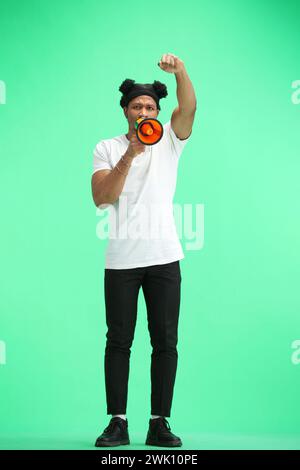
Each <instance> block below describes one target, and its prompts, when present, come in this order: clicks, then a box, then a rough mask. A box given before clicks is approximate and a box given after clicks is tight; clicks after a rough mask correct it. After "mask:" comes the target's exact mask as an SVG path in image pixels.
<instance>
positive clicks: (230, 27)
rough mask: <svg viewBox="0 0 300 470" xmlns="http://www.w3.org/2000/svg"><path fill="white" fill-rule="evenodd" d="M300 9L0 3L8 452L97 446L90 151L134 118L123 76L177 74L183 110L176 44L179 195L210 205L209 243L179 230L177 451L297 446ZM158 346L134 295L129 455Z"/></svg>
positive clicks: (2, 370) (0, 302)
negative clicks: (191, 242) (190, 93)
mask: <svg viewBox="0 0 300 470" xmlns="http://www.w3.org/2000/svg"><path fill="white" fill-rule="evenodd" d="M299 18H300V7H299V3H298V2H296V1H286V0H285V1H284V0H282V1H275V2H273V1H265V2H261V1H258V0H256V1H250V0H248V1H245V2H241V1H238V0H236V1H234V0H231V1H228V2H223V1H221V0H218V1H215V2H209V1H190V0H186V1H184V2H179V1H174V0H172V1H171V0H167V1H164V2H156V1H154V2H150V3H149V2H148V3H146V4H141V3H136V4H135V3H132V2H129V1H126V2H124V1H110V2H107V3H104V2H101V1H99V0H98V1H96V0H85V1H78V0H77V1H74V0H55V1H53V0H52V1H46V0H44V1H41V0H36V1H34V0H29V1H16V0H15V1H1V15H0V31H1V35H0V80H3V81H4V82H5V84H6V93H7V95H6V104H4V105H1V106H0V151H1V182H0V201H1V202H0V204H1V235H0V236H1V243H0V250H1V253H0V254H1V270H0V285H1V296H0V309H1V324H0V340H2V341H4V342H5V344H6V364H2V365H0V380H1V401H0V421H1V426H0V427H1V431H0V435H1V437H0V442H1V444H0V446H1V447H2V448H20V449H22V448H33V449H34V448H36V449H37V448H61V449H63V448H65V449H67V448H87V449H88V448H90V449H93V448H94V447H93V445H94V441H95V439H96V437H97V436H98V435H99V434H100V433H101V432H102V431H103V429H104V427H105V426H107V424H108V421H109V419H110V416H108V415H107V414H106V403H105V386H104V348H105V340H106V338H105V334H106V324H105V311H104V297H103V270H104V252H105V248H106V244H107V240H100V239H99V238H98V237H97V236H96V226H97V223H98V222H99V214H97V213H96V207H95V206H94V203H93V201H92V196H91V174H92V151H93V149H94V147H95V145H96V143H97V142H98V141H100V140H102V139H105V138H111V137H113V136H116V135H120V134H122V133H125V132H127V130H128V127H127V121H126V119H125V117H124V115H123V112H122V109H121V107H120V105H119V100H120V97H121V95H120V92H119V91H118V88H119V86H120V84H121V82H122V81H123V80H124V79H125V78H132V79H134V80H136V81H138V82H152V81H153V80H155V79H156V80H160V81H162V82H163V83H166V85H167V87H168V91H169V95H168V97H167V99H165V100H162V101H161V107H162V110H161V113H160V120H161V121H162V122H163V123H165V122H167V121H168V120H169V119H170V117H171V113H172V111H173V109H174V108H175V107H176V106H177V100H176V81H175V76H174V75H172V74H168V73H165V72H163V71H162V70H161V69H160V68H159V67H158V66H157V62H158V61H159V59H160V58H161V56H162V54H164V53H167V52H171V53H173V54H175V55H177V56H179V57H180V58H181V59H182V60H183V61H184V63H185V66H186V69H187V72H188V73H189V76H190V78H191V80H192V82H193V85H194V88H195V92H196V97H197V106H198V107H197V113H196V118H195V122H194V127H193V135H192V138H191V141H190V142H189V143H188V144H187V147H186V149H185V150H184V151H183V154H182V156H181V160H180V164H179V173H178V183H177V191H176V195H175V199H174V203H178V204H182V205H183V204H187V203H190V204H193V206H195V205H196V204H203V205H204V213H205V216H204V219H205V222H204V225H205V226H204V246H203V248H202V249H201V250H198V251H191V250H186V249H185V241H184V239H182V240H181V242H182V246H183V248H184V251H185V259H184V260H183V261H181V271H182V278H183V280H182V303H181V313H180V323H179V342H178V353H179V362H178V369H177V378H176V384H175V390H174V399H173V406H172V412H171V417H170V418H169V423H170V425H171V429H172V432H174V433H175V434H177V435H179V436H180V437H181V438H182V441H183V447H182V448H181V449H217V448H220V449H221V448H225V449H226V448H228V449H229V448H231V449H237V448H253V449H254V448H298V449H299V448H300V429H299V419H300V411H299V410H300V408H299V389H300V364H297V363H296V364H294V363H293V362H292V360H291V356H292V353H293V349H292V347H291V344H292V342H293V341H294V340H296V339H299V337H300V317H299V307H300V301H299V274H300V272H299V271H300V251H299V248H300V243H299V228H300V224H299V170H300V162H299V156H300V155H299V153H300V152H299V128H300V105H296V104H293V103H292V100H291V95H292V93H293V89H292V87H291V84H292V82H293V81H294V80H297V79H300V60H299V55H300V50H299V41H300V29H299V23H300V20H299ZM297 286H298V287H297ZM150 355H151V345H150V338H149V333H148V330H147V323H146V311H145V303H144V298H143V296H142V292H140V297H139V312H138V320H137V326H136V333H135V339H134V343H133V346H132V354H131V364H130V380H129V394H128V407H127V415H128V421H129V435H130V438H131V446H124V449H125V448H126V449H132V448H136V449H141V448H145V447H146V446H144V441H145V438H146V433H147V429H148V420H149V417H150ZM120 449H122V448H120ZM148 449H150V448H149V447H148ZM152 449H153V448H152Z"/></svg>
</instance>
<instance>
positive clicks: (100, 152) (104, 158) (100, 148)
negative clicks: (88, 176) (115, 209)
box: [93, 141, 113, 209]
mask: <svg viewBox="0 0 300 470" xmlns="http://www.w3.org/2000/svg"><path fill="white" fill-rule="evenodd" d="M93 166H94V171H93V174H94V173H96V171H98V170H112V169H113V168H112V165H111V164H110V160H109V153H108V151H107V148H106V146H105V144H104V142H103V141H101V142H99V143H98V144H97V145H96V147H95V149H94V165H93ZM109 206H110V204H100V205H99V206H98V208H99V209H106V208H107V207H109Z"/></svg>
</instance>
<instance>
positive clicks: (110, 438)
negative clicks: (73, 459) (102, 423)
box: [95, 416, 130, 447]
mask: <svg viewBox="0 0 300 470" xmlns="http://www.w3.org/2000/svg"><path fill="white" fill-rule="evenodd" d="M126 444H130V442H129V436H128V421H127V419H126V421H125V420H124V419H122V418H120V417H118V416H116V417H114V418H111V420H110V423H109V425H108V426H107V428H105V429H104V431H103V433H102V434H101V436H99V437H98V438H97V440H96V442H95V447H113V446H121V445H126Z"/></svg>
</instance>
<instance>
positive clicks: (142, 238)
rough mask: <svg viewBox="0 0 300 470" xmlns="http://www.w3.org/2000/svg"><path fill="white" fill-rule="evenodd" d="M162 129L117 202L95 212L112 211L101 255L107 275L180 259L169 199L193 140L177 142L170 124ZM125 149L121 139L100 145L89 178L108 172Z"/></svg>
mask: <svg viewBox="0 0 300 470" xmlns="http://www.w3.org/2000/svg"><path fill="white" fill-rule="evenodd" d="M163 128H164V133H163V137H162V138H161V140H160V141H159V142H158V143H157V144H154V145H145V151H144V152H143V153H140V154H139V155H137V156H136V157H135V158H134V159H133V161H132V164H131V167H130V168H129V173H128V176H127V177H126V181H125V184H124V187H123V190H122V192H121V194H120V196H119V198H118V200H117V201H116V202H115V203H114V204H100V206H99V208H100V209H106V208H108V209H109V211H110V214H109V242H108V246H107V249H106V255H105V258H106V260H105V267H106V268H108V269H128V268H137V267H144V266H152V265H156V264H165V263H171V262H173V261H177V260H180V259H183V258H184V254H183V251H182V247H181V244H180V241H179V238H178V235H177V231H176V225H175V221H174V216H173V197H174V193H175V189H176V180H177V167H178V161H179V157H180V155H181V153H182V150H183V148H184V147H185V145H186V143H187V142H188V141H189V140H190V138H191V134H190V135H189V137H188V138H187V139H184V140H181V139H179V138H178V137H177V136H176V134H175V132H174V131H173V129H172V127H171V121H168V122H167V123H166V124H164V126H163ZM128 145H129V140H128V139H127V137H126V135H125V134H122V135H119V136H117V137H113V138H112V139H105V140H101V141H100V142H99V143H98V144H97V145H96V147H95V149H94V171H93V173H95V172H96V171H98V170H104V169H108V170H112V169H113V168H114V166H115V165H116V164H117V163H118V161H119V160H120V158H121V156H122V155H124V153H125V152H126V150H127V147H128ZM123 166H124V165H122V171H124V170H123ZM127 171H128V170H127Z"/></svg>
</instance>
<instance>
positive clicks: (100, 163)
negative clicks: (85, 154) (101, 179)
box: [93, 141, 113, 174]
mask: <svg viewBox="0 0 300 470" xmlns="http://www.w3.org/2000/svg"><path fill="white" fill-rule="evenodd" d="M93 163H94V170H93V174H94V173H96V171H98V170H112V169H113V167H112V165H111V164H110V159H109V154H108V151H107V148H106V145H105V144H104V142H103V141H101V142H99V143H98V144H97V145H96V147H95V149H94V162H93Z"/></svg>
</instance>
